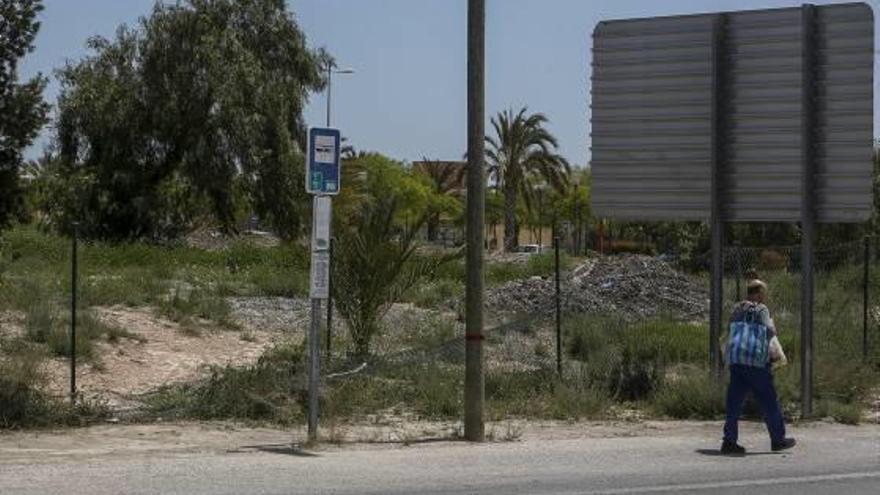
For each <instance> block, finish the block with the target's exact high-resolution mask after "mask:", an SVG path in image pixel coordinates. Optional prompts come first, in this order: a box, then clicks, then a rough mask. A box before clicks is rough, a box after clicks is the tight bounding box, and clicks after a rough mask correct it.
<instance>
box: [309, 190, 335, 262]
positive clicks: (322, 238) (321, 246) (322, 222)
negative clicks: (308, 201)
mask: <svg viewBox="0 0 880 495" xmlns="http://www.w3.org/2000/svg"><path fill="white" fill-rule="evenodd" d="M332 201H333V200H331V199H330V198H329V197H327V196H315V200H314V201H313V202H312V208H314V214H313V215H312V217H313V219H314V220H313V221H314V225H313V226H312V250H314V251H321V250H325V249H330V219H331V206H332Z"/></svg>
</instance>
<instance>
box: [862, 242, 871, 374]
mask: <svg viewBox="0 0 880 495" xmlns="http://www.w3.org/2000/svg"><path fill="white" fill-rule="evenodd" d="M862 264H863V265H864V278H863V279H862V309H863V312H862V358H863V359H864V360H865V361H867V360H868V281H869V279H870V275H871V272H870V266H871V237H870V236H865V256H864V259H863V262H862Z"/></svg>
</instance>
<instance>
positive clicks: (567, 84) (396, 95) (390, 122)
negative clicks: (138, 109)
mask: <svg viewBox="0 0 880 495" xmlns="http://www.w3.org/2000/svg"><path fill="white" fill-rule="evenodd" d="M154 3H155V0H45V5H46V10H45V12H43V14H42V21H43V27H42V30H41V31H40V33H39V36H38V38H37V42H36V50H35V52H34V53H33V54H31V55H30V56H29V57H28V58H27V59H26V60H25V62H24V64H23V66H22V67H21V72H22V75H23V76H28V75H31V74H34V73H36V72H42V73H44V74H48V75H51V74H52V72H53V70H54V69H55V68H58V67H60V66H61V65H62V64H63V63H64V61H65V60H76V59H78V58H80V57H82V56H83V55H85V53H86V51H85V48H84V44H85V41H86V39H87V38H88V37H89V36H92V35H95V34H99V35H102V36H108V37H110V36H112V35H113V33H114V31H115V30H116V27H117V26H118V25H119V24H121V23H128V24H135V23H136V22H137V20H138V18H139V17H141V16H143V15H146V14H147V13H149V11H150V9H151V7H152V5H153V4H154ZM815 3H816V4H830V3H845V2H833V1H832V2H815ZM866 3H868V4H870V5H871V6H872V8H873V9H874V10H875V11H877V10H878V6H880V5H878V4H880V0H872V1H869V2H866ZM288 4H289V6H290V9H291V10H292V11H293V12H294V15H295V17H296V19H297V22H298V23H299V24H300V27H301V28H302V29H303V31H304V32H305V34H306V36H307V39H308V42H309V44H310V45H311V46H313V47H324V48H326V49H327V50H329V51H330V53H332V54H333V55H334V56H335V57H336V60H337V62H338V64H339V66H340V67H346V68H347V67H350V68H353V69H354V70H355V71H356V72H355V73H354V74H351V75H339V76H335V77H334V81H333V98H332V103H333V125H334V126H337V127H340V128H341V129H342V131H343V134H344V135H346V136H348V138H349V140H350V141H351V143H352V144H353V145H354V146H355V147H356V148H357V149H361V150H374V151H379V152H382V153H385V154H387V155H389V156H392V157H394V158H397V159H401V160H407V161H412V160H418V159H421V158H422V156H426V157H428V158H433V159H447V160H448V159H459V158H461V156H462V154H463V153H464V150H465V148H466V67H467V66H466V63H467V60H466V27H467V0H288ZM486 4H487V25H486V112H487V116H486V118H487V124H488V119H489V117H491V116H492V115H494V114H495V113H497V112H499V111H502V110H505V109H507V108H514V109H518V108H519V107H521V106H523V105H527V106H528V107H529V109H530V110H531V111H536V112H543V113H545V114H546V115H547V117H548V118H549V119H550V124H549V128H550V130H551V132H553V134H555V135H556V137H557V138H558V139H559V144H560V150H561V152H562V154H563V155H564V156H565V157H566V158H568V160H569V161H571V162H572V163H574V164H579V165H583V164H585V163H586V162H587V161H588V156H589V151H588V147H589V107H588V102H589V74H590V65H589V64H590V46H591V38H590V37H591V34H592V32H593V29H594V28H595V26H596V23H597V22H599V21H600V20H610V19H623V18H631V17H650V16H656V15H677V14H694V13H706V12H715V11H730V10H745V9H758V8H770V7H794V6H799V5H800V4H801V3H800V2H794V1H786V0H664V1H659V0H610V1H606V0H487V1H486ZM876 43H877V42H876V41H875V44H876ZM875 70H876V69H875ZM875 79H880V78H875ZM876 84H877V82H875V85H876ZM57 91H58V86H57V84H55V83H54V82H53V83H52V84H51V85H50V87H49V89H48V91H47V94H46V98H47V99H48V100H49V101H50V102H53V103H54V101H55V98H56V96H57ZM876 92H877V91H876V86H875V93H876ZM325 105H326V100H325V95H324V94H316V95H313V96H312V98H311V102H310V104H309V106H308V108H307V111H306V119H307V122H308V123H309V124H311V125H323V124H324V113H325ZM874 106H875V119H877V117H876V116H877V115H878V114H880V112H877V111H876V107H877V102H876V99H875V104H874ZM876 128H877V123H876V120H875V129H876ZM487 129H488V125H487ZM875 135H876V131H875ZM45 142H46V141H45V137H44V138H42V139H41V141H40V142H39V143H37V144H36V145H35V146H34V147H32V149H31V150H30V151H29V153H28V156H29V157H34V156H37V155H39V152H40V150H41V149H42V147H43V146H44V145H45Z"/></svg>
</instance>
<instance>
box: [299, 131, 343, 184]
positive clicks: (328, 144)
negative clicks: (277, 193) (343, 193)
mask: <svg viewBox="0 0 880 495" xmlns="http://www.w3.org/2000/svg"><path fill="white" fill-rule="evenodd" d="M308 137H309V142H308V151H307V153H306V191H307V192H308V193H310V194H318V195H336V194H339V186H340V184H339V179H340V175H339V166H340V161H341V146H342V136H341V134H340V132H339V129H333V128H329V127H312V128H310V129H309V136H308Z"/></svg>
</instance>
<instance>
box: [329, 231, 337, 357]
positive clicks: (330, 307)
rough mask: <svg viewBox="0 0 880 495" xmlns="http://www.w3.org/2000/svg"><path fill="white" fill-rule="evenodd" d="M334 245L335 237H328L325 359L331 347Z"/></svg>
mask: <svg viewBox="0 0 880 495" xmlns="http://www.w3.org/2000/svg"><path fill="white" fill-rule="evenodd" d="M335 247H336V238H334V237H331V238H330V262H329V263H330V267H329V269H328V273H327V359H328V360H329V359H330V351H331V350H332V349H333V347H332V343H331V341H332V340H333V250H334V248H335Z"/></svg>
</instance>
